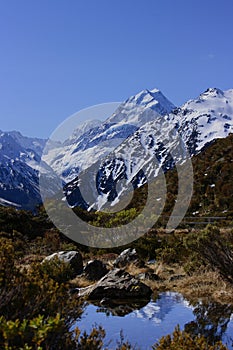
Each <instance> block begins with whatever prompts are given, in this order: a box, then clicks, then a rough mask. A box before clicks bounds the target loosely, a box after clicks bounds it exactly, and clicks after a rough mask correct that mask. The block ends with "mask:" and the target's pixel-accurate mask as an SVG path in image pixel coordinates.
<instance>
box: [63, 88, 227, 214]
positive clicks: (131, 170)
mask: <svg viewBox="0 0 233 350" xmlns="http://www.w3.org/2000/svg"><path fill="white" fill-rule="evenodd" d="M141 96H144V92H143V93H141ZM134 99H135V100H136V101H137V103H140V102H141V101H145V97H144V98H142V99H140V98H139V97H137V98H136V97H135V98H134ZM138 101H140V102H138ZM146 101H147V103H149V105H151V101H150V100H149V98H148V99H147V98H146ZM126 103H127V102H126ZM119 113H120V112H119ZM143 113H144V114H146V115H149V116H150V118H151V120H149V121H147V122H146V123H145V124H144V125H143V126H141V127H140V128H139V129H137V130H135V132H134V133H133V134H132V135H130V136H128V138H127V139H126V140H125V141H123V142H121V144H119V145H118V146H117V147H115V149H114V150H112V149H109V151H110V152H109V153H110V154H109V155H108V156H106V157H105V158H104V159H103V160H102V161H101V162H100V164H98V167H96V169H97V168H98V169H97V170H98V171H97V175H95V176H96V177H94V176H93V174H94V171H93V164H92V165H90V168H89V169H87V168H85V167H83V169H82V170H83V174H80V177H81V176H82V177H83V179H85V181H79V182H78V181H77V179H74V181H71V182H70V183H69V184H68V185H66V187H65V192H66V194H67V199H68V202H69V203H70V205H80V204H81V203H83V198H81V200H80V198H79V193H80V192H79V191H78V192H77V186H79V185H77V184H80V183H84V184H86V186H85V187H83V190H82V191H81V192H82V193H87V192H88V187H87V184H88V185H89V195H88V196H87V197H88V201H86V205H85V207H88V206H89V207H90V208H96V209H98V210H100V209H103V208H104V206H105V205H108V204H109V202H112V204H115V203H116V202H117V199H118V198H119V195H125V194H126V193H127V191H128V190H127V188H128V187H129V186H130V185H131V186H133V188H136V187H140V186H141V185H142V184H144V183H145V182H146V181H147V180H148V179H153V178H155V177H156V176H157V175H158V173H159V171H160V170H161V169H162V170H163V171H166V170H168V169H170V168H172V167H173V166H174V165H175V164H179V163H180V164H181V163H182V162H183V161H184V160H185V159H187V158H188V157H189V155H190V156H193V155H195V154H197V153H198V152H200V151H201V150H202V149H203V148H204V147H206V146H207V145H208V144H210V142H212V141H213V140H214V139H216V138H223V137H226V136H227V135H228V134H229V133H231V132H233V90H228V91H225V92H223V91H221V90H219V89H208V90H206V91H205V92H204V93H202V94H201V95H200V96H199V97H198V98H197V99H195V100H191V101H188V102H187V103H185V104H184V105H183V106H182V107H181V108H176V109H175V110H173V111H172V112H171V113H169V114H165V115H159V114H158V113H157V111H155V113H154V114H153V110H151V109H150V107H149V109H148V110H146V111H145V110H144V112H143ZM123 118H124V116H123ZM137 118H138V119H139V117H138V116H137V115H136V116H133V113H132V114H131V115H130V119H131V120H135V119H137ZM109 120H117V121H118V120H120V118H119V119H118V115H117V113H115V115H113V116H112V117H110V118H109ZM83 160H84V158H83ZM92 160H93V162H92V163H95V162H96V161H97V159H93V158H92ZM142 169H146V174H145V173H144V172H142ZM89 170H90V171H89ZM122 180H124V184H123V185H120V186H119V181H122ZM91 184H92V185H91ZM94 185H96V191H95V192H94V189H93V186H94ZM117 185H118V189H117ZM75 193H76V194H77V193H78V195H77V196H76V195H74V194H75ZM91 193H95V195H93V196H92V195H91ZM96 193H97V197H96ZM75 197H77V198H76V199H75ZM76 200H77V201H76Z"/></svg>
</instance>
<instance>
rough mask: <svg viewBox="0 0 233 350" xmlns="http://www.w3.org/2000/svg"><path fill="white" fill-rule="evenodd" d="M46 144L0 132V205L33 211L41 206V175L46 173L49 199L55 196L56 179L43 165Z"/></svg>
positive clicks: (41, 140)
mask: <svg viewBox="0 0 233 350" xmlns="http://www.w3.org/2000/svg"><path fill="white" fill-rule="evenodd" d="M45 144H46V140H43V139H36V138H35V139H33V138H28V137H24V136H22V135H21V134H20V133H19V132H15V131H13V132H9V133H7V132H0V164H1V167H0V204H1V205H5V206H8V205H11V206H14V207H16V208H24V209H33V208H35V206H36V205H37V204H39V203H40V202H41V196H40V190H39V172H43V173H46V174H47V175H48V178H50V179H51V180H52V181H51V184H52V186H50V187H48V192H47V194H48V197H50V196H52V195H53V194H54V193H56V191H57V189H58V186H57V178H56V176H55V174H54V173H53V171H52V169H51V168H50V167H49V165H48V164H46V163H45V162H43V161H41V154H42V151H43V148H44V146H45Z"/></svg>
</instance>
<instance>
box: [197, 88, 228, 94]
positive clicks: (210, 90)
mask: <svg viewBox="0 0 233 350" xmlns="http://www.w3.org/2000/svg"><path fill="white" fill-rule="evenodd" d="M203 95H205V96H210V95H211V96H216V95H219V96H223V95H224V92H223V91H222V90H221V89H219V88H216V87H214V88H208V89H207V90H206V91H204V92H203V93H202V94H201V96H203Z"/></svg>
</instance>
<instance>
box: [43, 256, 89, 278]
mask: <svg viewBox="0 0 233 350" xmlns="http://www.w3.org/2000/svg"><path fill="white" fill-rule="evenodd" d="M56 258H57V259H59V260H60V261H63V262H65V263H67V264H70V266H71V267H72V269H73V270H74V272H75V273H76V274H77V275H78V274H80V273H82V272H83V259H82V255H81V254H80V252H78V251H75V250H71V251H68V252H64V251H62V252H58V253H54V254H51V255H49V256H47V257H46V258H45V259H44V260H43V262H44V261H51V260H53V259H56ZM43 262H42V263H43Z"/></svg>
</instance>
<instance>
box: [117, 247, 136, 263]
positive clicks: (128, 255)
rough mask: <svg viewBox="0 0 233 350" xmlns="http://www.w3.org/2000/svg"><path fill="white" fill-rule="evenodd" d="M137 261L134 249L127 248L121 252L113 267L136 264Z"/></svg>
mask: <svg viewBox="0 0 233 350" xmlns="http://www.w3.org/2000/svg"><path fill="white" fill-rule="evenodd" d="M138 260H139V258H138V254H137V252H136V250H135V249H132V248H128V249H125V250H123V252H121V254H120V255H119V256H118V257H117V258H116V260H115V261H114V262H113V266H114V267H125V266H127V265H128V264H130V263H132V262H137V261H138Z"/></svg>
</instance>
